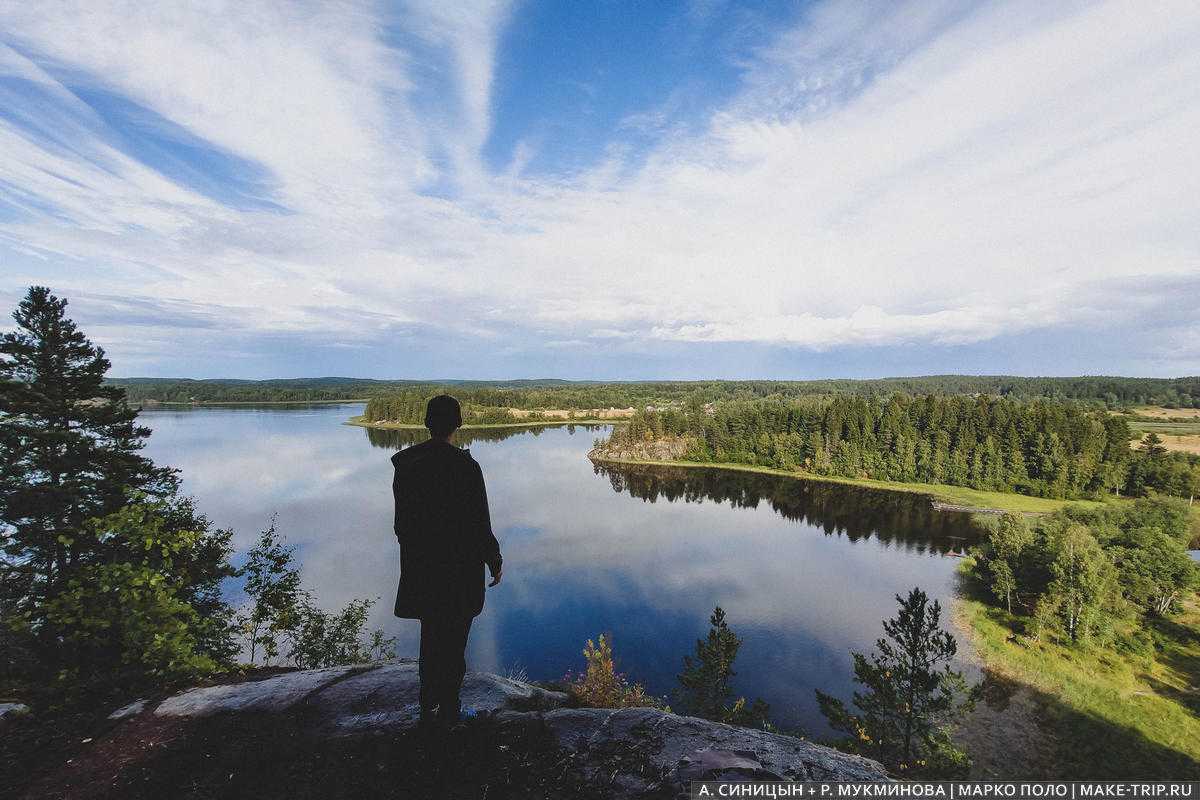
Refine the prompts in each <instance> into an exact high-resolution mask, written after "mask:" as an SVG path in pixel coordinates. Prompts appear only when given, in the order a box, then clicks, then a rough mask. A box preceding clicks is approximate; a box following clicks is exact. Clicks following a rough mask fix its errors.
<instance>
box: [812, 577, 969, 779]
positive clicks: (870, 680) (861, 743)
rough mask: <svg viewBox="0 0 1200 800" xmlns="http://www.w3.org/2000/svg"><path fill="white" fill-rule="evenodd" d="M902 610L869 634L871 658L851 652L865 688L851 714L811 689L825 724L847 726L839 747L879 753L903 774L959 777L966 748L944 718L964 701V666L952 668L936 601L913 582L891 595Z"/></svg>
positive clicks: (951, 649) (950, 641)
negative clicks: (879, 632)
mask: <svg viewBox="0 0 1200 800" xmlns="http://www.w3.org/2000/svg"><path fill="white" fill-rule="evenodd" d="M896 601H897V602H898V603H899V604H900V611H899V613H898V614H897V615H896V617H895V618H893V619H888V620H884V622H883V630H884V633H885V634H887V638H881V639H879V640H877V641H876V642H875V648H876V650H877V652H876V653H872V654H871V656H870V658H869V659H868V657H867V656H865V655H863V654H862V653H851V654H850V655H851V657H852V658H853V659H854V680H855V681H856V682H858V683H861V684H862V685H863V686H864V687H865V688H866V691H864V692H855V693H854V705H855V706H856V707H857V708H858V709H859V711H860V712H861V714H854V713H852V712H850V710H849V709H847V708H846V706H845V704H843V703H842V701H841V700H838V699H837V698H835V697H833V696H831V695H828V694H825V693H824V692H821V691H819V690H818V691H817V702H818V704H819V705H820V707H821V713H822V714H824V715H825V718H826V719H827V720H829V724H830V726H831V727H832V728H833V729H834V730H837V731H840V732H842V733H845V734H848V738H847V739H846V740H845V741H844V742H842V743H841V745H839V746H842V747H844V748H845V749H850V750H852V751H854V752H863V753H867V754H869V755H872V756H873V757H875V758H878V759H880V760H881V761H883V763H885V764H886V765H888V766H889V767H890V768H892V769H893V770H895V771H897V772H899V773H901V774H905V775H918V774H930V775H941V776H946V777H958V776H961V775H962V774H963V772H965V768H966V766H967V760H966V755H965V754H964V753H962V752H961V751H959V750H957V749H956V748H954V747H953V745H952V744H951V743H950V741H949V738H948V735H947V732H946V726H947V725H948V724H949V723H950V722H952V721H953V720H954V719H956V718H957V717H958V716H959V715H961V714H962V713H964V712H965V711H966V710H967V709H968V708H969V701H965V700H964V697H963V695H964V690H965V683H964V681H963V678H962V674H961V673H959V672H956V671H954V670H952V669H951V668H950V661H951V660H952V659H953V658H954V656H955V653H956V652H957V651H958V645H957V643H956V642H955V640H954V637H953V636H952V635H951V634H949V633H947V632H946V631H944V630H942V629H941V624H940V623H941V611H942V609H941V604H940V603H938V601H936V600H934V601H933V602H932V603H930V602H929V599H928V597H927V596H926V594H925V592H923V591H921V590H920V589H919V588H914V589H913V590H912V591H910V592H909V593H908V597H906V598H902V597H900V595H896Z"/></svg>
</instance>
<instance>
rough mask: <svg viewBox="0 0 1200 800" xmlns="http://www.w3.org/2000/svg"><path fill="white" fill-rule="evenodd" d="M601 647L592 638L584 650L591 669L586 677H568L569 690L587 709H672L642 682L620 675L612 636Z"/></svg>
mask: <svg viewBox="0 0 1200 800" xmlns="http://www.w3.org/2000/svg"><path fill="white" fill-rule="evenodd" d="M596 641H598V642H599V644H593V643H592V640H591V639H588V641H587V646H586V647H584V648H583V657H584V659H585V660H586V661H587V667H586V668H585V669H584V672H583V674H581V675H573V674H568V675H567V676H566V677H565V678H564V682H565V683H566V684H567V688H568V689H569V690H570V692H571V694H572V695H574V696H575V699H576V700H578V701H579V704H580V705H581V706H583V707H585V708H645V707H650V708H661V709H664V710H668V711H669V710H670V709H669V708H667V707H666V706H665V705H664V704H663V703H662V701H660V700H659V699H658V698H656V697H652V696H650V695H649V694H647V693H646V689H645V688H644V687H643V686H642V685H641V684H640V683H631V682H630V681H629V679H628V678H627V677H626V676H625V675H624V673H620V672H617V670H616V665H615V662H614V659H613V651H612V637H611V636H605V635H604V634H600V636H599V637H597V640H596Z"/></svg>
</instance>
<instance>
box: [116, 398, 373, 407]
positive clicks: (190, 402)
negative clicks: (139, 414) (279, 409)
mask: <svg viewBox="0 0 1200 800" xmlns="http://www.w3.org/2000/svg"><path fill="white" fill-rule="evenodd" d="M369 399H370V398H366V397H362V398H352V399H350V400H137V401H134V402H133V403H131V404H130V405H137V406H140V407H142V408H146V407H147V406H149V407H151V408H153V407H154V406H313V405H337V404H338V403H366V402H368V400H369Z"/></svg>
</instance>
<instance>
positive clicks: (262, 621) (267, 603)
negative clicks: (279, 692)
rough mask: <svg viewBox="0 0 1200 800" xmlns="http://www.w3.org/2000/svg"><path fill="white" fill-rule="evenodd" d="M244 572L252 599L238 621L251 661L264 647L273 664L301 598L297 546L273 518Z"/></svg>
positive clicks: (290, 626) (266, 655)
mask: <svg viewBox="0 0 1200 800" xmlns="http://www.w3.org/2000/svg"><path fill="white" fill-rule="evenodd" d="M242 574H243V575H245V578H246V583H245V592H246V597H247V598H249V600H250V603H249V605H248V606H247V607H245V608H244V609H243V610H242V611H241V613H240V614H239V615H238V625H239V627H240V629H241V631H242V635H243V636H244V637H245V639H246V644H247V645H248V647H249V655H250V663H251V664H253V663H254V662H255V659H256V658H257V657H258V655H259V653H260V651H261V654H262V657H263V660H264V662H265V663H267V664H270V663H271V661H272V660H273V659H275V658H277V657H278V656H279V640H280V637H281V636H282V635H283V633H284V632H285V631H287V630H289V629H290V628H292V627H293V626H294V625H295V624H296V622H297V620H296V619H295V614H296V611H297V609H298V608H299V607H300V600H301V597H300V570H299V569H298V568H297V567H296V566H295V548H294V547H288V546H287V545H285V544H284V543H283V538H282V537H281V536H280V535H279V533H278V531H277V530H276V528H275V519H274V518H272V519H271V524H270V526H269V527H268V528H267V529H266V530H264V531H262V532H261V533H260V534H259V537H258V543H257V544H255V546H254V547H253V548H252V549H251V550H250V552H249V554H248V556H247V559H246V565H245V566H244V567H243V568H242Z"/></svg>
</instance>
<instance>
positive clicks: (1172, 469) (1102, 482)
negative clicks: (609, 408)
mask: <svg viewBox="0 0 1200 800" xmlns="http://www.w3.org/2000/svg"><path fill="white" fill-rule="evenodd" d="M663 437H682V438H684V439H686V440H687V450H686V454H685V457H684V460H687V461H696V462H701V463H734V464H748V465H756V466H764V467H772V468H776V469H783V470H797V469H803V470H806V471H808V472H810V473H813V474H817V475H829V476H839V477H845V478H871V479H875V480H885V481H897V482H903V483H934V484H949V485H953V486H969V487H972V488H976V489H987V490H994V491H1008V492H1018V493H1021V494H1028V495H1033V496H1036V497H1051V498H1085V497H1091V498H1099V497H1102V496H1106V495H1144V494H1147V493H1149V492H1154V491H1157V492H1164V493H1167V494H1173V495H1178V496H1182V497H1189V498H1190V497H1192V496H1193V495H1194V494H1195V493H1196V491H1197V486H1198V485H1200V458H1197V457H1196V456H1190V455H1187V454H1183V453H1169V452H1167V451H1166V450H1165V449H1164V448H1162V447H1161V445H1159V444H1156V443H1155V440H1154V439H1151V438H1148V439H1147V441H1146V442H1144V443H1143V444H1142V445H1141V446H1139V448H1138V449H1131V448H1130V439H1131V433H1130V430H1129V425H1128V423H1127V422H1126V420H1125V419H1124V418H1123V417H1122V416H1121V415H1114V414H1109V413H1107V412H1104V411H1099V410H1089V409H1087V408H1086V407H1083V406H1081V405H1079V404H1077V403H1072V402H1067V401H1053V400H1046V399H1037V400H1016V399H1012V398H1007V397H995V396H990V395H978V396H973V397H972V396H967V395H949V396H946V395H925V396H912V395H906V394H899V393H897V394H893V395H891V396H890V397H886V398H883V397H862V396H855V395H838V396H834V397H831V398H808V399H800V400H775V399H771V400H748V401H731V402H727V403H718V404H715V405H705V404H702V403H700V402H699V401H698V399H697V398H693V399H692V400H691V401H690V402H689V403H687V404H686V405H685V406H684V407H682V408H667V409H663V410H661V411H659V410H655V409H648V410H639V411H637V412H636V413H635V414H634V416H633V418H632V419H631V420H630V422H629V424H628V425H626V426H622V427H620V428H617V429H615V430H614V431H613V433H612V435H611V436H610V438H609V440H608V441H607V442H606V443H605V444H604V445H603V446H602V448H601V452H603V451H604V450H605V449H607V450H609V451H610V452H611V451H614V450H617V449H620V448H628V447H631V446H632V447H634V448H635V449H636V447H637V446H638V445H639V444H641V443H646V442H652V441H655V440H658V439H661V438H663Z"/></svg>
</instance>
